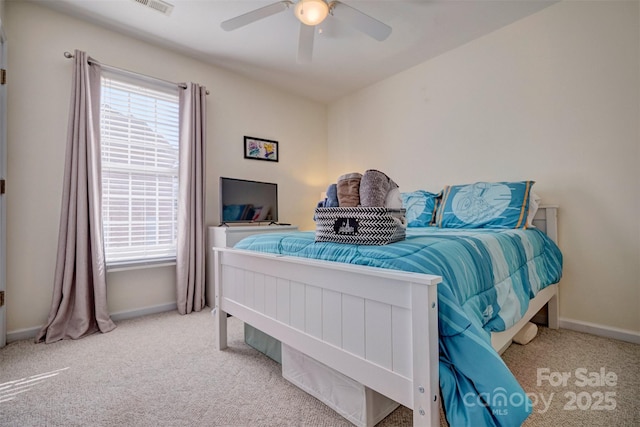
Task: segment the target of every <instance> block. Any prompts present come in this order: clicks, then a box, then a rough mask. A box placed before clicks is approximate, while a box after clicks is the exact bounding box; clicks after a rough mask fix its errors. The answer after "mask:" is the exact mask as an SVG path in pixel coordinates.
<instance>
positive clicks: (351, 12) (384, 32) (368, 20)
mask: <svg viewBox="0 0 640 427" xmlns="http://www.w3.org/2000/svg"><path fill="white" fill-rule="evenodd" d="M332 10H333V11H334V13H333V16H334V17H336V18H337V19H339V20H341V21H343V22H346V23H347V24H349V25H351V26H352V27H354V28H355V29H356V30H358V31H361V32H363V33H365V34H367V35H368V36H370V37H373V38H374V39H376V40H378V41H383V40H385V39H386V38H387V37H389V35H390V34H391V27H390V26H388V25H387V24H385V23H384V22H380V21H378V20H377V19H375V18H372V17H370V16H369V15H367V14H365V13H363V12H360V11H359V10H358V9H354V8H352V7H351V6H348V5H346V4H344V3H342V2H339V1H336V2H333V4H332Z"/></svg>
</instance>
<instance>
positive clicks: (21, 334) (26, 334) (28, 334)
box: [7, 302, 178, 343]
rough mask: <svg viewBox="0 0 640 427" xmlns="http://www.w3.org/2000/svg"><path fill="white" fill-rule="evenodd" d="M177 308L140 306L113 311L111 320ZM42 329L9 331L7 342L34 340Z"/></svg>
mask: <svg viewBox="0 0 640 427" xmlns="http://www.w3.org/2000/svg"><path fill="white" fill-rule="evenodd" d="M177 308H178V305H177V304H176V303H175V302H172V303H168V304H161V305H154V306H151V307H144V308H138V309H135V310H128V311H119V312H117V313H111V320H113V321H114V322H120V321H122V320H127V319H133V318H135V317H142V316H148V315H149V314H156V313H164V312H165V311H172V310H176V309H177ZM40 329H42V326H36V327H35V328H26V329H18V330H17V331H11V332H7V343H10V342H14V341H20V340H32V339H34V338H35V337H36V335H37V334H38V332H40Z"/></svg>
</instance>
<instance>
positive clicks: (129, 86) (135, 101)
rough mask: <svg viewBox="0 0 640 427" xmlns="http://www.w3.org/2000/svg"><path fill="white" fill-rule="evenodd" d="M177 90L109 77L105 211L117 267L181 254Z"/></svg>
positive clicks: (105, 88)
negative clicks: (178, 246) (178, 247)
mask: <svg viewBox="0 0 640 427" xmlns="http://www.w3.org/2000/svg"><path fill="white" fill-rule="evenodd" d="M177 90H178V89H177V88H175V89H167V88H164V87H161V86H157V87H156V86H154V85H153V84H152V83H148V82H145V81H140V82H137V81H134V82H132V81H131V80H130V79H125V78H124V77H122V76H119V75H111V74H105V75H103V77H102V98H101V106H100V133H101V144H102V203H103V205H102V215H103V227H104V243H105V256H106V261H107V265H109V266H115V265H127V264H138V263H155V262H163V261H169V260H175V256H176V228H177V227H176V220H177V197H178V135H179V123H178V113H179V107H178V93H177Z"/></svg>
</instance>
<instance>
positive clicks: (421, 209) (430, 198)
mask: <svg viewBox="0 0 640 427" xmlns="http://www.w3.org/2000/svg"><path fill="white" fill-rule="evenodd" d="M400 196H401V197H402V207H403V208H405V209H406V213H405V216H406V218H407V227H428V226H430V225H431V223H432V222H433V214H434V211H435V208H436V198H437V197H438V194H434V193H430V192H428V191H424V190H417V191H412V192H410V193H400Z"/></svg>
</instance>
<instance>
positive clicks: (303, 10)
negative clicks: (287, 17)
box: [294, 0, 329, 26]
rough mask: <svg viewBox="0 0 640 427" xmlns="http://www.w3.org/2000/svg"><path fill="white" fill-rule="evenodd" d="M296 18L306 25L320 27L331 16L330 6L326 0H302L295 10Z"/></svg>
mask: <svg viewBox="0 0 640 427" xmlns="http://www.w3.org/2000/svg"><path fill="white" fill-rule="evenodd" d="M294 13H295V15H296V17H297V18H298V19H299V20H300V22H302V23H303V24H305V25H310V26H314V25H318V24H319V23H321V22H322V21H324V19H325V18H326V17H327V15H328V14H329V5H328V4H327V2H325V1H324V0H300V1H299V2H298V3H296V7H295V10H294Z"/></svg>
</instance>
